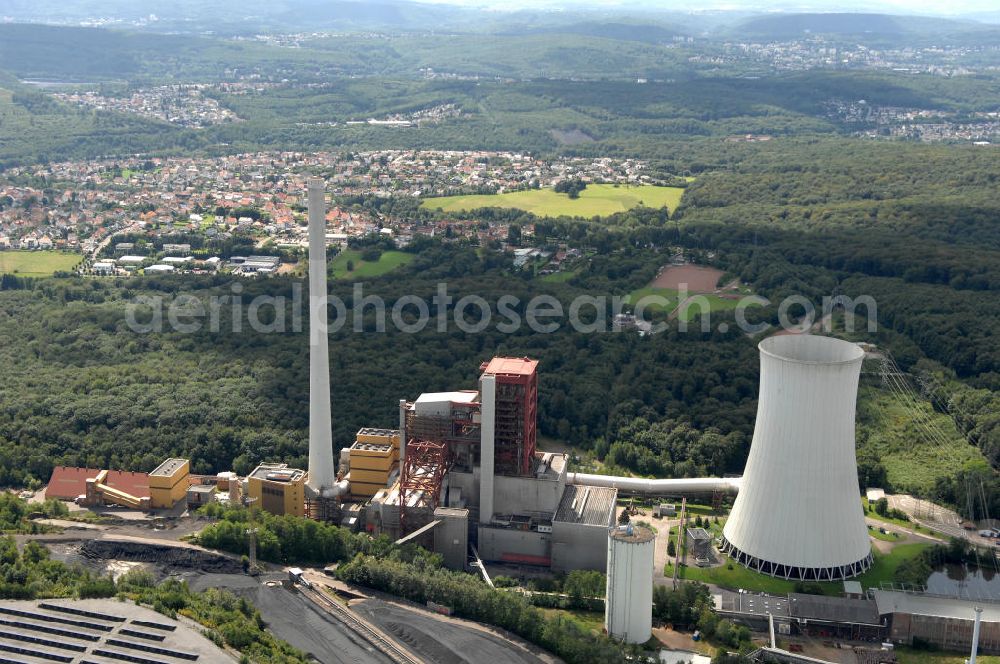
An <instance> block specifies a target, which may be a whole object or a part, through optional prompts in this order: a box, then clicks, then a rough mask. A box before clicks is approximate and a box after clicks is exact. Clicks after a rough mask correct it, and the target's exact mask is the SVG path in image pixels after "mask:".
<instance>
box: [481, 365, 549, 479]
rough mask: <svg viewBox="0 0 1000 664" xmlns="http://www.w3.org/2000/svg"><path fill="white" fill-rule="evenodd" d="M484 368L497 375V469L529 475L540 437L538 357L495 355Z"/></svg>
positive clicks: (502, 472)
mask: <svg viewBox="0 0 1000 664" xmlns="http://www.w3.org/2000/svg"><path fill="white" fill-rule="evenodd" d="M480 369H481V370H482V372H483V374H486V375H492V376H495V377H496V386H497V393H496V421H495V424H494V430H495V443H494V444H495V454H494V468H495V472H497V473H499V474H501V475H528V474H530V473H531V464H532V460H533V459H534V457H535V442H536V440H537V438H538V432H537V426H538V424H537V423H538V360H532V359H529V358H526V357H494V358H493V359H492V360H490V361H489V362H485V363H483V365H482V366H481V367H480Z"/></svg>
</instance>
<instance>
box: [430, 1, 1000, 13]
mask: <svg viewBox="0 0 1000 664" xmlns="http://www.w3.org/2000/svg"><path fill="white" fill-rule="evenodd" d="M421 1H423V2H435V3H442V4H453V5H466V6H474V7H489V8H492V9H508V10H509V9H530V8H541V7H546V8H553V9H555V8H560V7H566V8H571V7H575V8H588V9H600V8H607V9H638V8H640V7H641V8H643V9H652V8H662V9H664V10H670V11H691V10H693V9H696V10H711V9H728V10H744V11H761V10H769V9H776V8H780V9H788V10H795V9H799V10H809V11H845V10H848V11H871V12H877V11H890V12H893V13H900V14H911V13H912V14H949V15H953V14H965V13H974V12H996V11H1000V2H998V1H997V0H947V1H945V0H864V1H862V0H854V1H852V0H847V1H846V2H845V1H844V0H702V1H701V2H699V3H697V5H696V6H692V3H690V2H688V1H687V0H638V1H636V0H421Z"/></svg>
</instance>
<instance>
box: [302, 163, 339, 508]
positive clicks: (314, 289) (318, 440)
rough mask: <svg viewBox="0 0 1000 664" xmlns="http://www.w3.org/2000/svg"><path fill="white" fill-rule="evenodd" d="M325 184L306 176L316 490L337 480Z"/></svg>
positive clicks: (312, 449) (311, 450)
mask: <svg viewBox="0 0 1000 664" xmlns="http://www.w3.org/2000/svg"><path fill="white" fill-rule="evenodd" d="M324 195H325V184H324V182H323V180H321V179H319V178H310V179H309V480H308V484H309V487H310V488H312V489H313V490H314V491H316V492H317V493H322V492H323V491H324V490H331V489H332V488H333V486H334V483H335V482H336V475H335V474H334V466H333V432H332V425H331V422H330V350H329V340H328V338H327V325H326V301H327V295H326V203H325V201H324Z"/></svg>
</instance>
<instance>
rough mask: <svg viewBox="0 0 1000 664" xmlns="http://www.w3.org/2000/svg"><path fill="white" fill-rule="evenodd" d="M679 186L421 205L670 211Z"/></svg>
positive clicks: (585, 212) (554, 211)
mask: <svg viewBox="0 0 1000 664" xmlns="http://www.w3.org/2000/svg"><path fill="white" fill-rule="evenodd" d="M683 195H684V189H683V188H682V187H653V186H642V187H626V186H620V187H616V186H615V185H612V184H592V185H589V186H588V187H587V188H586V189H584V190H583V191H582V192H581V193H580V198H577V199H572V198H570V197H569V196H568V195H566V194H557V193H556V192H555V191H553V190H552V189H529V190H528V191H513V192H510V193H506V194H497V195H492V196H491V195H468V196H443V197H440V198H428V199H426V200H424V202H423V203H421V204H420V206H421V207H423V208H427V209H430V210H434V209H437V208H440V209H442V210H444V211H445V212H459V211H463V210H465V211H467V210H475V209H478V208H484V207H502V208H517V209H519V210H524V211H526V212H531V213H532V214H535V215H538V216H539V217H559V216H562V215H565V216H570V217H593V216H607V215H611V214H615V213H616V212H625V211H626V210H631V209H632V208H634V207H639V206H640V205H645V206H646V207H652V208H659V207H663V206H664V205H665V206H667V209H669V210H670V211H671V212H673V211H674V210H676V209H677V206H678V205H680V202H681V196H683Z"/></svg>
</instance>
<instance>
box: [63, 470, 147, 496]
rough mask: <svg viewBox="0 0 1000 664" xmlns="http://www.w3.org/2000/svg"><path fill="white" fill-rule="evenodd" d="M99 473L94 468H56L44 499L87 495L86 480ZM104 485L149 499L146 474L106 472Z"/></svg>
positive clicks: (121, 471)
mask: <svg viewBox="0 0 1000 664" xmlns="http://www.w3.org/2000/svg"><path fill="white" fill-rule="evenodd" d="M100 472H101V471H100V470H96V469H94V468H74V467H69V466H56V467H55V468H54V469H53V470H52V477H51V478H50V479H49V485H48V487H46V489H45V497H46V498H59V499H60V500H76V498H77V496H82V495H84V494H86V493H87V480H88V479H90V478H92V477H97V474H98V473H100ZM105 485H106V486H109V487H111V488H112V489H118V490H119V491H123V492H125V493H127V494H130V495H133V496H135V497H137V498H149V475H148V474H146V473H135V472H130V471H123V470H111V471H108V477H107V479H106V480H105Z"/></svg>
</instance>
